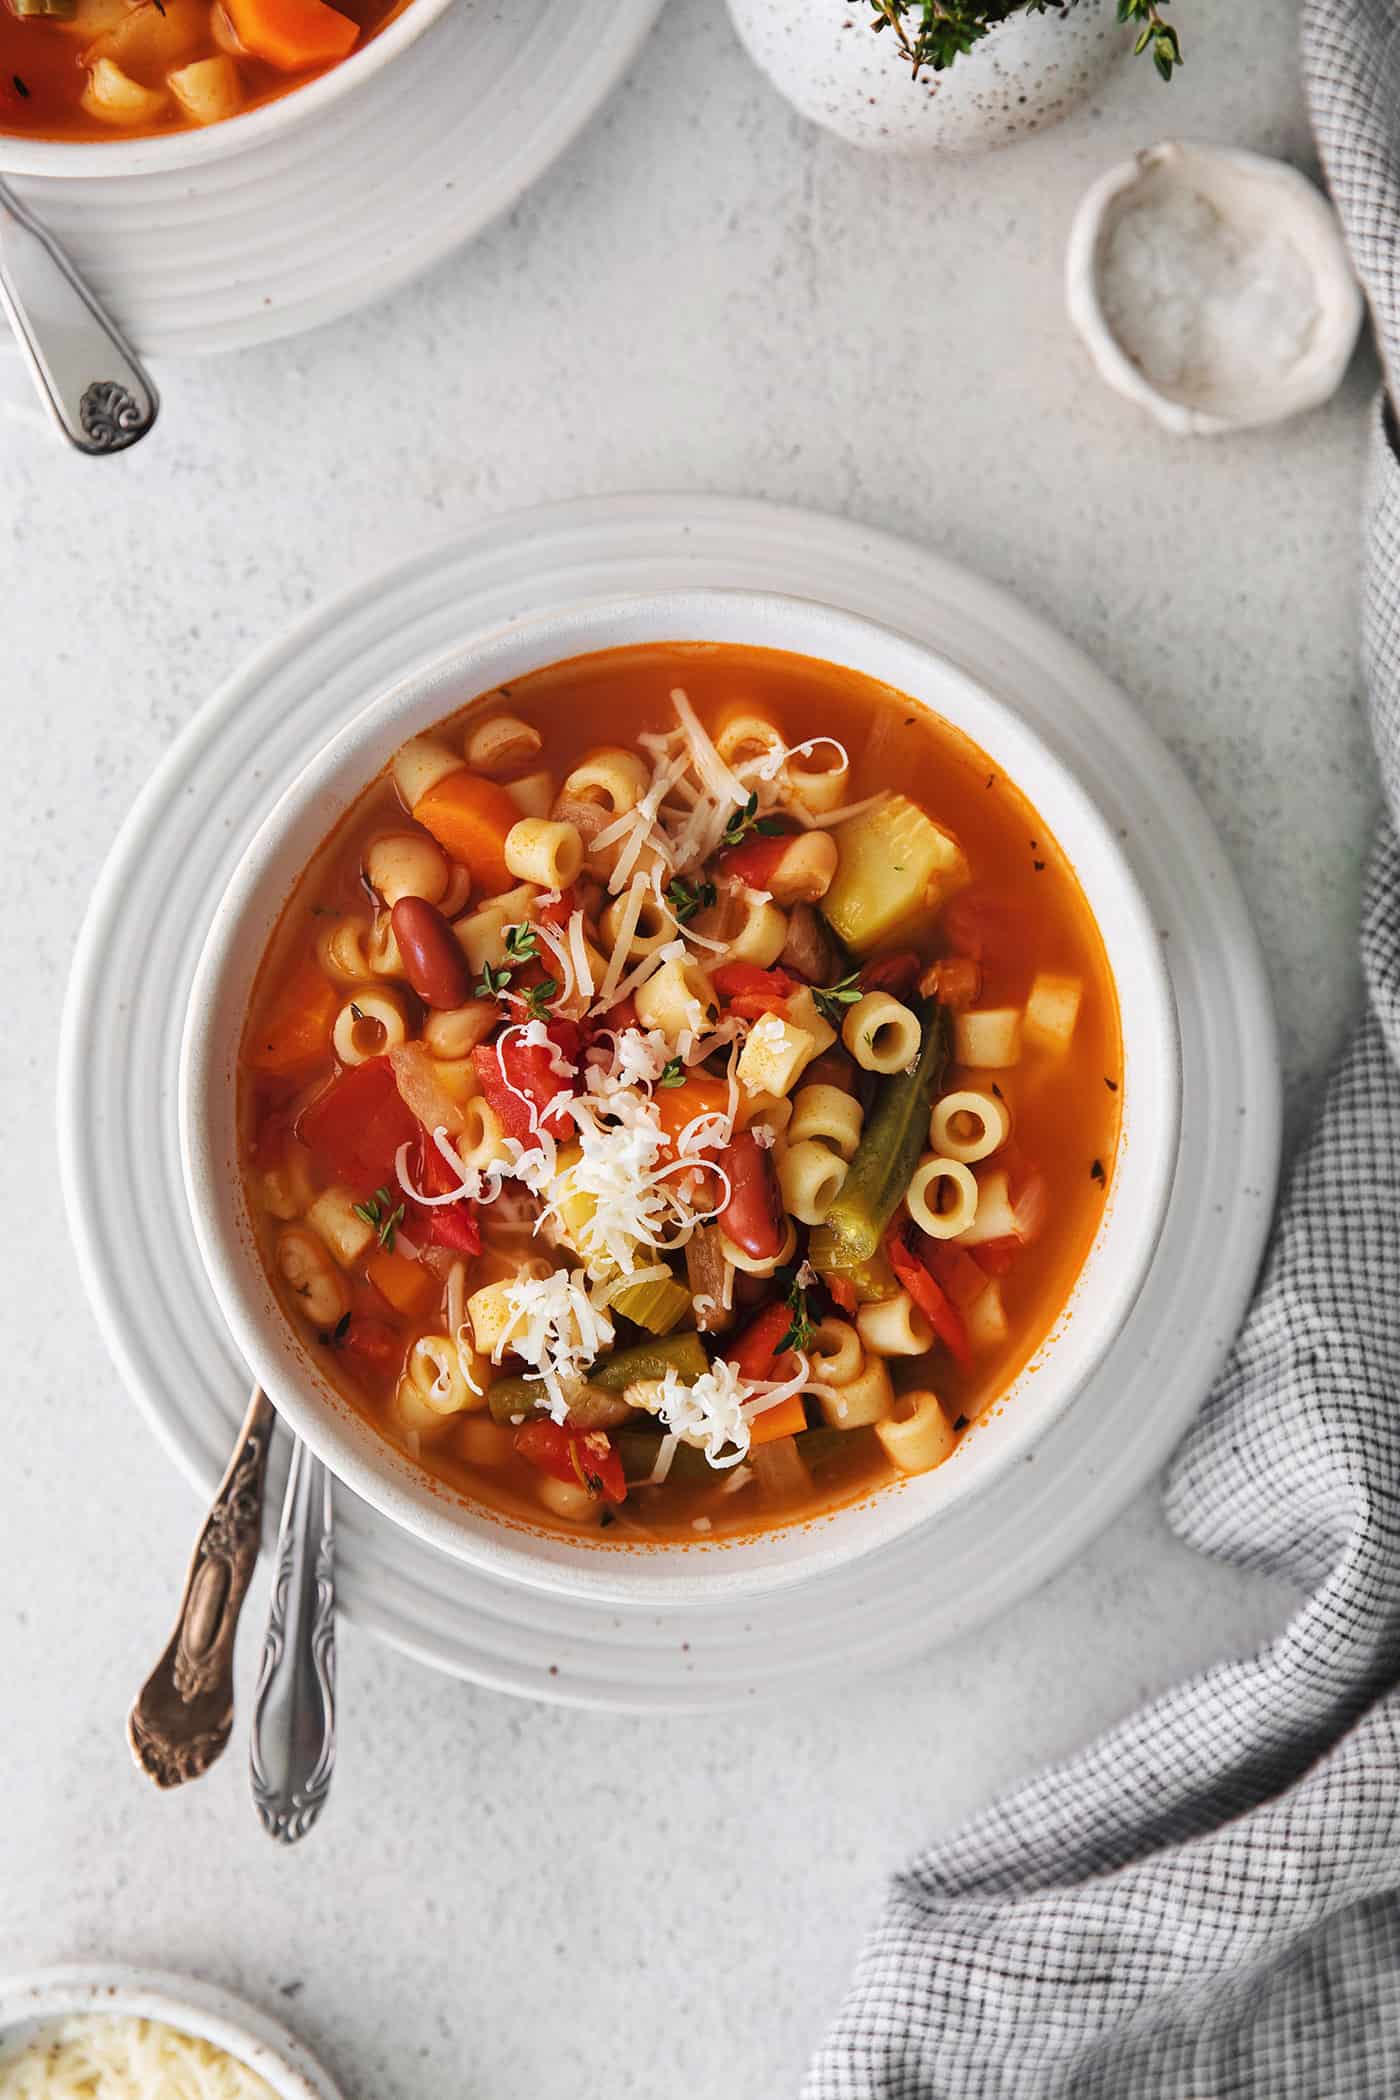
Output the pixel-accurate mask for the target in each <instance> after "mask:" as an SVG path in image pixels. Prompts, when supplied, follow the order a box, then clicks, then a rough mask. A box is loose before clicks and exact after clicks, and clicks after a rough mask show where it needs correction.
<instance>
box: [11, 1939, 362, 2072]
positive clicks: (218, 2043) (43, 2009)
mask: <svg viewBox="0 0 1400 2100" xmlns="http://www.w3.org/2000/svg"><path fill="white" fill-rule="evenodd" d="M71 2014H80V2015H81V2014H96V2015H98V2016H104V2015H105V2016H107V2017H116V2018H122V2017H134V2018H136V2019H142V2020H161V2021H163V2022H164V2023H165V2024H166V2026H168V2027H178V2028H180V2029H182V2030H183V2032H184V2033H186V2034H193V2035H198V2036H200V2037H202V2039H203V2040H205V2041H208V2042H212V2043H213V2044H214V2046H215V2047H216V2048H218V2049H222V2050H224V2051H225V2052H226V2053H227V2054H228V2055H229V2056H233V2057H237V2059H238V2060H239V2062H240V2063H244V2064H246V2065H247V2066H248V2068H249V2070H251V2071H256V2072H257V2074H258V2076H259V2077H260V2078H264V2079H266V2081H267V2083H268V2084H269V2085H270V2086H271V2087H272V2088H273V2090H274V2092H276V2093H277V2094H279V2095H280V2100H343V2096H342V2094H341V2092H340V2088H339V2087H338V2086H337V2085H336V2084H335V2083H334V2082H333V2081H332V2079H331V2078H330V2076H329V2074H328V2073H327V2072H326V2070H325V2069H324V2068H323V2067H322V2065H321V2064H319V2063H318V2062H317V2061H316V2058H315V2057H314V2056H313V2055H312V2054H311V2051H310V2050H309V2049H308V2048H307V2047H306V2046H305V2044H304V2043H303V2042H300V2041H299V2040H298V2039H297V2037H296V2036H295V2035H294V2034H293V2033H291V2031H290V2030H289V2029H288V2028H286V2027H284V2026H283V2025H282V2023H281V2022H280V2021H279V2020H274V2019H272V2018H271V2017H270V2016H269V2015H268V2014H267V2013H264V2012H262V2011H260V2009H259V2008H258V2007H257V2006H255V2005H249V2004H248V2003H247V2002H246V2000H244V1999H242V1998H238V1997H235V1996H234V1994H233V1992H232V1991H226V1990H224V1989H223V1988H222V1987H221V1986H220V1985H218V1984H212V1983H202V1982H200V1981H199V1980H198V1979H197V1978H195V1977H193V1976H179V1975H176V1974H174V1973H173V1972H171V1971H169V1970H166V1969H139V1968H132V1967H130V1966H129V1965H128V1964H126V1963H124V1962H114V1963H111V1964H107V1963H99V1962H72V1963H68V1964H66V1965H64V1966H61V1967H57V1968H46V1969H31V1970H29V1971H27V1972H25V1973H23V1974H20V1975H17V1976H5V1977H0V2064H2V2063H3V2062H4V2058H5V2055H6V2054H7V2053H8V2052H9V2051H10V2050H11V2048H12V2047H13V2046H14V2045H16V2044H19V2045H22V2044H23V2043H24V2041H26V2040H27V2039H28V2037H27V2036H26V2035H25V2034H24V2033H23V2031H22V2030H23V2029H24V2028H25V2027H27V2026H33V2027H34V2028H36V2029H40V2030H42V2029H43V2028H44V2027H46V2026H49V2025H51V2024H52V2023H53V2022H54V2021H57V2020H62V2019H66V2018H68V2017H69V2015H71Z"/></svg>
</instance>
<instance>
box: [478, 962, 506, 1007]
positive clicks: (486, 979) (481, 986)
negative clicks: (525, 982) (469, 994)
mask: <svg viewBox="0 0 1400 2100" xmlns="http://www.w3.org/2000/svg"><path fill="white" fill-rule="evenodd" d="M510 976H511V973H510V971H509V970H508V969H506V968H505V967H504V965H503V966H502V967H501V968H500V969H499V970H495V969H493V968H492V967H491V965H490V963H483V964H482V966H481V980H480V982H479V983H478V984H477V985H476V986H474V990H475V992H476V996H477V998H478V999H499V998H501V997H502V996H503V995H504V994H505V993H506V992H508V991H509V990H510Z"/></svg>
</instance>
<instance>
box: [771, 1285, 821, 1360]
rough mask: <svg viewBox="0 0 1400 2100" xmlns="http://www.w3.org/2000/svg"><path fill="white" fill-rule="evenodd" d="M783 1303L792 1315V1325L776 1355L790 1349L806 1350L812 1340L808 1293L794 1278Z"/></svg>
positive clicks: (780, 1343)
mask: <svg viewBox="0 0 1400 2100" xmlns="http://www.w3.org/2000/svg"><path fill="white" fill-rule="evenodd" d="M783 1303H784V1304H785V1305H786V1306H787V1309H788V1311H789V1312H790V1313H791V1314H792V1325H791V1326H790V1327H789V1328H788V1331H787V1333H786V1334H785V1335H784V1336H783V1338H782V1340H781V1341H780V1342H779V1344H778V1346H777V1349H776V1350H775V1352H774V1353H775V1355H778V1356H781V1355H783V1353H784V1351H785V1350H788V1349H806V1348H808V1347H810V1345H811V1340H812V1316H811V1314H810V1312H809V1311H808V1310H807V1293H806V1291H805V1290H804V1289H803V1288H802V1285H801V1284H800V1283H799V1282H798V1281H797V1279H796V1278H795V1277H794V1279H793V1281H792V1283H791V1284H790V1285H789V1286H788V1290H787V1293H786V1296H785V1297H784V1299H783Z"/></svg>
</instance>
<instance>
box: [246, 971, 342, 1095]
mask: <svg viewBox="0 0 1400 2100" xmlns="http://www.w3.org/2000/svg"><path fill="white" fill-rule="evenodd" d="M336 1004H337V995H336V990H335V986H334V985H333V984H331V983H330V981H329V979H327V978H326V977H324V976H322V974H321V972H320V970H318V969H317V967H316V965H315V963H313V962H302V963H298V965H297V967H296V969H295V970H293V972H292V974H291V976H290V977H289V978H288V979H287V980H286V982H285V983H284V984H283V985H282V986H281V988H280V990H279V991H278V994H277V997H276V998H275V999H274V1000H273V1002H272V1005H271V1007H270V1008H269V1009H268V1014H267V1018H266V1020H265V1021H264V1022H263V1024H262V1026H261V1027H260V1028H259V1029H258V1031H257V1033H256V1035H255V1037H254V1039H253V1043H252V1047H251V1049H250V1050H249V1052H248V1063H249V1064H250V1065H251V1066H252V1068H253V1070H254V1071H255V1072H295V1071H296V1070H297V1069H298V1067H299V1066H301V1065H308V1064H311V1063H313V1062H314V1061H315V1059H316V1058H318V1057H320V1056H322V1055H323V1054H324V1052H325V1048H326V1038H327V1036H328V1035H329V1034H330V1031H331V1022H332V1021H333V1020H334V1019H335V1010H336Z"/></svg>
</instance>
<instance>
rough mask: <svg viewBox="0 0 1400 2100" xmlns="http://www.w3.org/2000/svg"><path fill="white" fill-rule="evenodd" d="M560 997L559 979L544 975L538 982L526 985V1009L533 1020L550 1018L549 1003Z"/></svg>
mask: <svg viewBox="0 0 1400 2100" xmlns="http://www.w3.org/2000/svg"><path fill="white" fill-rule="evenodd" d="M558 997H559V979H558V978H557V977H542V978H541V979H540V981H539V983H538V984H529V985H526V987H525V1011H526V1013H527V1014H528V1015H529V1016H530V1019H531V1020H532V1021H547V1020H548V1019H549V1004H550V1001H551V1000H552V999H557V998H558Z"/></svg>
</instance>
